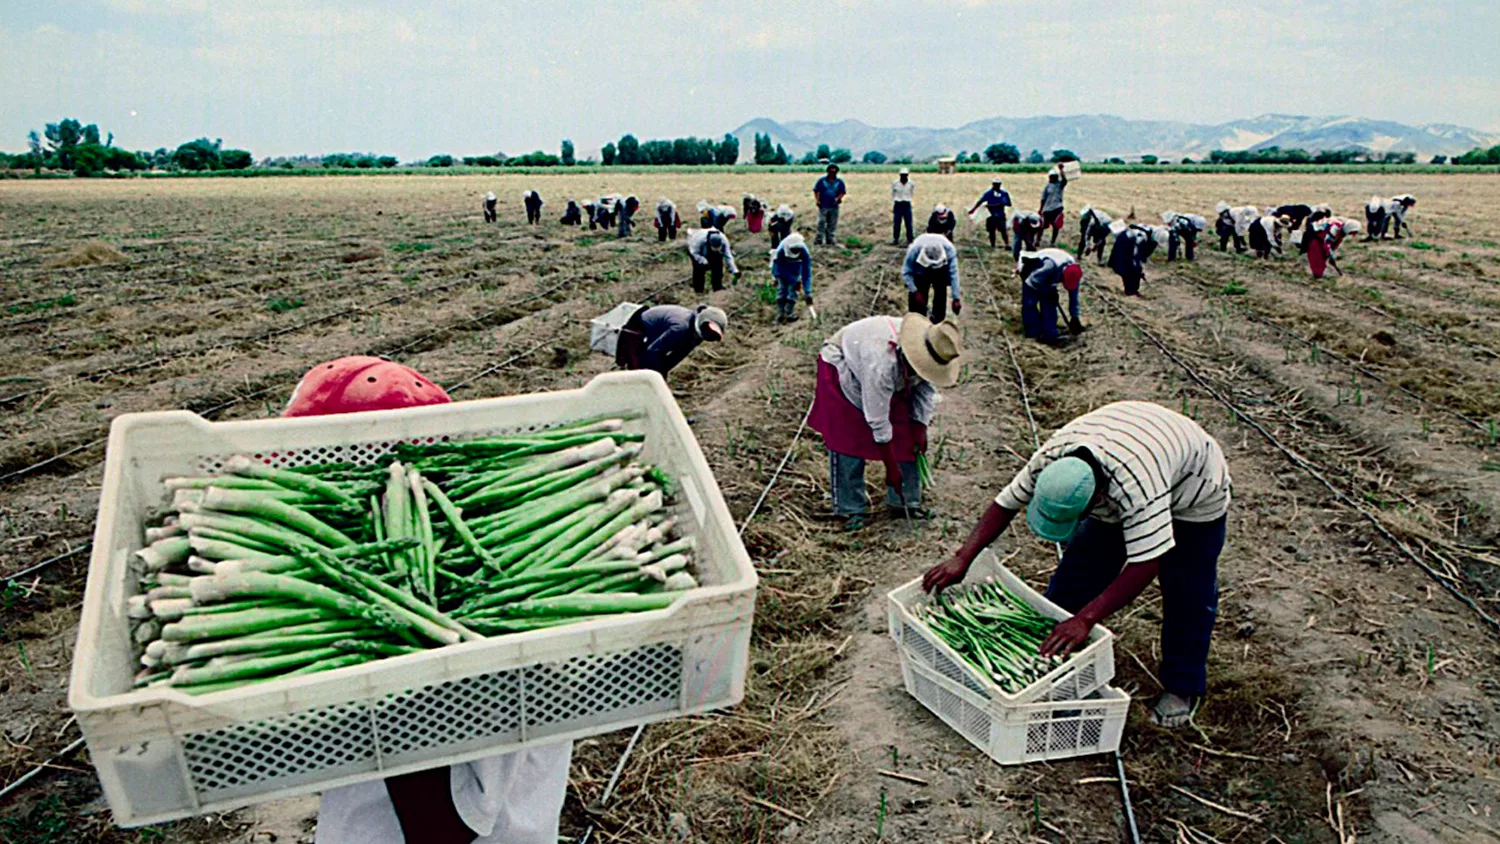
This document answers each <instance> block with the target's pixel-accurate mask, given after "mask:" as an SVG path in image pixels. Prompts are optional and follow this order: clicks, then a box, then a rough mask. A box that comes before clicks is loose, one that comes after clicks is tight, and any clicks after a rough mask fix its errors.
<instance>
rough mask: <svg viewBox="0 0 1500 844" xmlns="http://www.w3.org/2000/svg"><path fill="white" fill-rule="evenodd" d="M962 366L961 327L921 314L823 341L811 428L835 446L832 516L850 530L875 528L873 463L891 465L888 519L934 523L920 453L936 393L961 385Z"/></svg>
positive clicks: (864, 323) (852, 327)
mask: <svg viewBox="0 0 1500 844" xmlns="http://www.w3.org/2000/svg"><path fill="white" fill-rule="evenodd" d="M963 363H964V354H963V340H962V338H961V337H960V336H959V333H958V329H957V328H956V327H954V326H953V324H952V323H941V324H938V325H933V324H932V323H930V322H928V321H927V318H926V317H924V316H921V315H920V314H907V315H906V316H905V317H902V318H897V317H890V316H873V317H867V318H865V319H862V320H859V321H857V322H853V323H850V324H849V325H846V326H844V328H842V329H841V330H840V331H839V332H838V333H837V334H835V335H833V336H832V337H829V338H828V339H827V340H824V341H823V349H822V351H821V353H820V354H819V355H818V384H817V390H816V392H815V393H814V396H813V406H812V411H811V413H809V414H808V417H807V424H808V426H809V427H811V428H812V429H813V430H814V431H817V432H818V433H820V434H822V435H823V442H824V444H825V445H826V446H827V447H828V473H829V477H830V482H831V485H832V492H833V512H834V515H835V516H837V517H839V518H843V519H845V522H844V529H845V530H850V531H855V530H860V529H862V528H863V527H865V525H867V524H868V523H869V519H870V513H869V507H870V500H869V498H868V496H866V494H865V462H866V461H868V460H878V461H880V462H881V463H883V464H885V486H886V492H885V504H886V509H887V511H888V512H889V513H891V514H892V515H895V516H900V517H906V518H914V519H927V518H931V517H932V513H931V511H928V510H924V509H922V506H921V504H922V480H921V478H920V477H919V474H918V472H917V466H916V460H917V455H919V454H922V453H924V452H926V451H927V426H928V425H929V424H930V423H931V422H932V414H933V411H934V410H936V408H937V388H938V387H951V386H953V385H954V384H956V383H958V373H959V370H960V369H961V368H962V367H963Z"/></svg>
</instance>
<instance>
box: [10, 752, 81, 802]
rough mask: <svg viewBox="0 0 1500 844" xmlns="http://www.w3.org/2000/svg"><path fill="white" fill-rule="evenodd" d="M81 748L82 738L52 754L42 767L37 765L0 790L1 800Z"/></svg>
mask: <svg viewBox="0 0 1500 844" xmlns="http://www.w3.org/2000/svg"><path fill="white" fill-rule="evenodd" d="M80 747H83V739H82V738H78V739H75V740H74V741H73V743H72V744H70V745H68V746H67V747H64V748H63V749H62V750H59V751H58V752H56V753H54V754H52V756H51V757H49V758H48V759H47V761H45V762H43V763H42V764H40V765H37V766H36V767H35V768H32V769H31V770H29V771H27V772H26V773H24V774H22V775H20V776H19V777H16V779H15V781H13V782H12V783H11V784H10V785H7V786H6V787H4V788H0V800H4V799H5V797H6V796H7V795H9V794H10V793H11V792H12V791H15V790H16V789H18V788H20V787H21V786H23V785H25V784H26V783H28V782H30V781H31V780H33V779H35V778H36V776H37V775H38V774H40V773H41V772H42V771H45V770H47V769H48V768H50V767H52V763H53V762H56V761H57V760H59V759H62V758H64V757H66V756H69V755H71V754H73V753H75V752H77V750H78V748H80Z"/></svg>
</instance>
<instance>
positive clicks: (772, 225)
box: [766, 205, 797, 249]
mask: <svg viewBox="0 0 1500 844" xmlns="http://www.w3.org/2000/svg"><path fill="white" fill-rule="evenodd" d="M796 218H797V215H796V213H795V212H793V211H792V206H790V205H779V206H777V207H776V212H775V213H774V214H772V215H771V219H769V220H767V221H766V231H769V232H770V233H771V248H772V249H775V248H776V247H778V246H780V245H781V241H782V240H784V239H786V237H787V235H789V234H791V233H792V221H793V220H795V219H796Z"/></svg>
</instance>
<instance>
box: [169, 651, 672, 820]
mask: <svg viewBox="0 0 1500 844" xmlns="http://www.w3.org/2000/svg"><path fill="white" fill-rule="evenodd" d="M682 678H683V650H682V648H681V647H680V646H678V645H675V644H667V643H664V644H654V645H647V646H644V647H640V648H636V649H633V650H629V651H622V652H616V653H609V654H599V655H595V656H579V657H574V658H572V659H568V660H565V661H562V662H558V663H551V664H544V665H534V666H527V667H524V668H517V669H513V670H510V671H502V672H495V673H491V674H480V675H476V676H473V677H466V678H462V679H458V680H451V681H448V682H443V683H436V684H433V685H429V686H423V687H421V688H418V689H412V690H409V691H406V692H403V693H401V694H397V695H390V696H388V697H386V698H384V699H380V700H371V701H356V702H353V703H346V704H336V705H332V706H326V707H321V708H318V709H310V710H306V711H303V712H297V713H293V714H291V715H286V716H282V717H278V718H269V719H265V720H261V721H255V722H252V723H244V724H235V725H233V726H230V727H226V728H224V729H219V730H210V731H204V732H198V733H193V734H191V735H188V736H185V737H184V739H183V744H182V747H183V755H184V757H185V761H186V763H187V769H188V772H189V774H190V775H191V777H192V781H193V784H194V786H195V788H196V790H197V792H198V798H199V800H200V801H202V802H204V803H207V802H212V801H215V800H221V799H231V798H237V797H243V796H246V795H249V794H257V793H263V792H266V791H271V790H275V789H280V788H285V787H288V786H291V785H296V784H299V783H301V782H305V781H309V780H312V779H326V778H329V777H330V776H333V775H343V774H347V773H356V772H361V771H371V770H376V769H378V768H385V767H393V766H395V765H398V764H401V763H402V762H403V761H412V760H419V759H424V758H439V757H442V756H444V755H455V754H458V753H462V752H464V751H465V750H466V749H468V747H467V746H475V747H477V746H483V745H484V744H497V743H508V742H513V741H520V740H521V739H522V737H523V734H524V735H525V736H526V737H527V738H528V739H529V738H535V737H537V736H538V735H539V734H546V733H562V732H566V731H568V730H570V729H572V728H574V727H575V726H582V725H584V724H585V723H592V722H596V721H602V720H608V719H610V718H614V717H618V716H619V715H620V714H622V713H627V714H629V715H631V716H636V715H641V714H647V713H652V712H664V711H670V710H672V709H674V708H676V707H677V705H678V700H677V698H678V694H679V691H680V689H681V684H682Z"/></svg>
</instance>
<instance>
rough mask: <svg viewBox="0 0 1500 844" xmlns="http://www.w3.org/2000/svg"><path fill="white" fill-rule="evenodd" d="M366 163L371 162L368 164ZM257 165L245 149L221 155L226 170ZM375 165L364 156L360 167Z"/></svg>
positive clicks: (231, 150) (221, 162) (373, 161)
mask: <svg viewBox="0 0 1500 844" xmlns="http://www.w3.org/2000/svg"><path fill="white" fill-rule="evenodd" d="M365 162H369V163H368V164H367V163H365ZM254 163H255V157H254V156H252V155H251V154H250V151H249V150H245V149H226V150H223V151H221V152H220V153H219V165H220V166H222V167H223V168H224V169H225V170H244V169H246V168H247V167H249V166H250V165H251V164H254ZM374 163H375V159H374V156H369V155H366V156H362V157H361V158H360V161H359V166H361V167H369V166H372V165H373V164H374Z"/></svg>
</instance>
